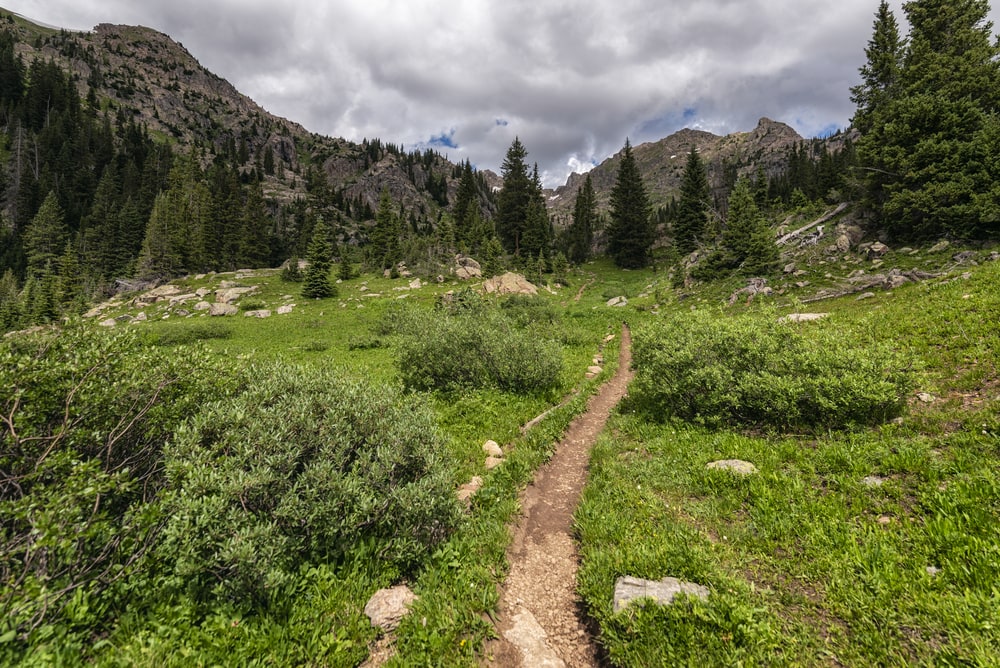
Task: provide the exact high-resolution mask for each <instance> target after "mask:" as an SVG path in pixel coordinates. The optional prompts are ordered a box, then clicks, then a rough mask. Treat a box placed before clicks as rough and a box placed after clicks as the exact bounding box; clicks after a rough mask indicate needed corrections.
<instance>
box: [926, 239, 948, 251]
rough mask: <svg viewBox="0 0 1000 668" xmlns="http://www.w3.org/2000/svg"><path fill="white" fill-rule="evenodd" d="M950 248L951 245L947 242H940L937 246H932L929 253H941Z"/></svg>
mask: <svg viewBox="0 0 1000 668" xmlns="http://www.w3.org/2000/svg"><path fill="white" fill-rule="evenodd" d="M949 246H951V243H950V242H948V241H947V240H944V241H939V242H937V243H936V244H934V245H933V246H931V249H930V250H929V251H927V252H928V253H940V252H941V251H943V250H946V249H947V248H948V247H949Z"/></svg>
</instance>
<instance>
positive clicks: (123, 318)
mask: <svg viewBox="0 0 1000 668" xmlns="http://www.w3.org/2000/svg"><path fill="white" fill-rule="evenodd" d="M115 320H117V321H118V322H132V316H130V315H129V314H127V313H126V314H124V315H120V316H118V317H117V318H115Z"/></svg>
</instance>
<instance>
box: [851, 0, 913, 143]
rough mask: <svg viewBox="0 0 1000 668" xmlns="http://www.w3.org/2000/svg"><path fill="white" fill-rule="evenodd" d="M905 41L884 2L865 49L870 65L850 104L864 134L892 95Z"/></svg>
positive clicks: (863, 67) (860, 130) (854, 124)
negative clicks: (877, 112) (854, 110)
mask: <svg viewBox="0 0 1000 668" xmlns="http://www.w3.org/2000/svg"><path fill="white" fill-rule="evenodd" d="M903 47H904V42H903V40H902V38H901V37H900V35H899V25H898V24H897V23H896V16H895V15H894V14H893V13H892V10H891V9H890V8H889V3H888V2H886V0H882V2H881V3H880V4H879V7H878V11H877V12H876V13H875V24H874V30H873V33H872V38H871V40H869V41H868V46H867V47H866V48H865V55H866V56H867V58H868V60H867V62H866V63H865V64H864V65H862V67H861V83H860V84H858V85H857V86H854V87H852V88H851V101H852V102H854V104H856V105H857V107H858V108H857V111H856V112H855V113H854V118H853V119H851V123H852V125H853V126H854V127H855V128H856V129H857V130H858V131H859V132H861V133H862V134H864V133H867V132H868V131H869V130H871V128H872V116H873V114H875V112H876V110H877V109H880V108H881V107H882V106H883V105H884V104H885V103H886V102H888V100H889V98H890V96H891V95H892V93H893V87H894V86H895V83H896V79H897V77H898V76H899V69H900V66H901V64H902V57H903Z"/></svg>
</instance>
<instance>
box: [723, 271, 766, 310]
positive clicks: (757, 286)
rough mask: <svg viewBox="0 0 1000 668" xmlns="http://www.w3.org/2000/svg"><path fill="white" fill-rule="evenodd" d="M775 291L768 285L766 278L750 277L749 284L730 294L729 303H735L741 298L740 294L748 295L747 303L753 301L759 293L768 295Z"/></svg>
mask: <svg viewBox="0 0 1000 668" xmlns="http://www.w3.org/2000/svg"><path fill="white" fill-rule="evenodd" d="M773 293H774V290H773V289H771V288H770V287H768V285H767V279H766V278H760V277H757V278H749V279H747V285H746V287H745V288H740V289H739V290H737V291H736V292H734V293H733V294H731V295H729V305H730V306H732V305H733V304H735V303H736V302H737V301H738V300H739V298H740V295H746V296H747V303H749V302H752V301H753V299H754V297H756V296H757V295H764V296H765V297H767V296H768V295H771V294H773Z"/></svg>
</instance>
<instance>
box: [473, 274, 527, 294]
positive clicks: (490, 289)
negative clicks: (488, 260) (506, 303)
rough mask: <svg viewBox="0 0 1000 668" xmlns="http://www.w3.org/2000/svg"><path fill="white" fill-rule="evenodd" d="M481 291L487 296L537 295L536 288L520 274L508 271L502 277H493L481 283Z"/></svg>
mask: <svg viewBox="0 0 1000 668" xmlns="http://www.w3.org/2000/svg"><path fill="white" fill-rule="evenodd" d="M483 289H484V290H485V291H486V292H487V293H488V294H493V293H496V294H498V295H515V294H517V295H537V294H538V288H537V287H535V286H534V285H533V284H532V283H531V282H529V281H528V279H526V278H525V277H524V276H522V275H521V274H515V273H514V272H511V271H508V272H507V273H505V274H503V275H502V276H494V277H493V278H491V279H489V280H487V281H486V282H484V283H483Z"/></svg>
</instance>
